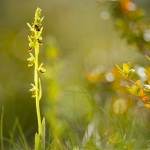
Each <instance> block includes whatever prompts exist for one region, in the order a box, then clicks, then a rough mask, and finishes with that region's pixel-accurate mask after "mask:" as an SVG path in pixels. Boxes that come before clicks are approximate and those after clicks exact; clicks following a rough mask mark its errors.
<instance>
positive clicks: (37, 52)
mask: <svg viewBox="0 0 150 150" xmlns="http://www.w3.org/2000/svg"><path fill="white" fill-rule="evenodd" d="M38 54H39V43H38V41H36V47H35V70H34V82H35V87H36V113H37V120H38V133H39V135H41V134H42V124H41V114H40V104H39V86H38V85H39V79H38Z"/></svg>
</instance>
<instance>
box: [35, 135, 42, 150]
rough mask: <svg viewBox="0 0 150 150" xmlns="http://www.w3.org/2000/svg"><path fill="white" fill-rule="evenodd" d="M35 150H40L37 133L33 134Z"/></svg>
mask: <svg viewBox="0 0 150 150" xmlns="http://www.w3.org/2000/svg"><path fill="white" fill-rule="evenodd" d="M35 150H41V149H40V136H39V135H38V134H37V133H36V134H35Z"/></svg>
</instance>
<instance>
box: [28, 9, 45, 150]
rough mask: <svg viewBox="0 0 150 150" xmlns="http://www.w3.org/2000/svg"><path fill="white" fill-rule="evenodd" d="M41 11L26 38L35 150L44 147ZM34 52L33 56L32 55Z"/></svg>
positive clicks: (43, 69) (38, 11)
mask: <svg viewBox="0 0 150 150" xmlns="http://www.w3.org/2000/svg"><path fill="white" fill-rule="evenodd" d="M40 15H41V9H40V8H37V9H36V12H35V17H34V23H33V25H32V26H31V25H30V24H29V23H27V25H28V26H29V28H30V30H31V35H30V36H28V40H29V54H30V57H29V58H28V59H27V61H28V62H29V63H28V67H32V66H34V84H31V85H32V88H31V89H30V91H31V92H32V97H33V98H35V101H36V113H37V121H38V134H36V135H35V150H44V149H45V145H44V144H43V143H44V141H45V119H43V121H42V122H41V113H40V99H41V96H42V88H41V81H40V78H39V72H40V73H45V71H46V69H45V68H44V67H43V63H42V64H40V66H39V46H40V45H42V43H41V40H42V37H41V34H42V30H43V27H42V21H43V18H44V17H42V18H41V17H40ZM32 50H34V54H33V53H32Z"/></svg>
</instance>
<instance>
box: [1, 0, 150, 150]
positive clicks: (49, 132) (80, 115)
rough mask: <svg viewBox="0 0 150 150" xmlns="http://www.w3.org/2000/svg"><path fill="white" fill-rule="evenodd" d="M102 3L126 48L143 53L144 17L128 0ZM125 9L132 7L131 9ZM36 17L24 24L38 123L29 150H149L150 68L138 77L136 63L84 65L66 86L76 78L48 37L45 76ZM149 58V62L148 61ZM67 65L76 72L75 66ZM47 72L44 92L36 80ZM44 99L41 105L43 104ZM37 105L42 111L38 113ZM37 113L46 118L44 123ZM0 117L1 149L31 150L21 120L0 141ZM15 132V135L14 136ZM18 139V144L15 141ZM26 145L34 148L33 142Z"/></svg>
mask: <svg viewBox="0 0 150 150" xmlns="http://www.w3.org/2000/svg"><path fill="white" fill-rule="evenodd" d="M106 3H107V4H109V6H111V7H110V8H112V9H111V10H112V12H113V13H112V16H113V17H114V18H115V25H116V27H117V28H118V29H119V31H120V32H121V35H122V36H123V37H124V38H126V40H127V41H128V42H129V43H130V44H131V43H132V44H133V45H136V47H138V49H139V50H140V51H141V52H142V53H144V54H147V50H148V48H149V42H148V41H147V37H146V35H145V34H146V33H147V32H148V31H147V29H148V27H149V24H148V23H147V21H145V20H144V12H143V11H142V10H141V9H139V8H137V7H135V6H136V5H135V3H134V2H133V1H131V0H117V1H113V2H112V1H109V0H108V1H107V2H106ZM127 4H131V6H133V7H131V8H130V7H129V6H130V5H127ZM40 15H41V9H39V8H37V9H36V12H35V17H34V22H33V24H32V25H30V24H29V23H28V24H27V25H28V26H29V29H30V31H31V35H30V36H28V40H29V50H28V51H29V58H28V59H27V61H28V67H30V68H32V67H33V68H34V82H33V83H32V84H31V89H30V90H29V91H30V92H31V97H32V98H33V99H34V100H35V104H36V113H37V122H38V132H37V133H36V134H35V141H34V148H33V149H35V150H45V149H47V150H79V149H87V150H90V149H93V150H105V149H111V150H122V149H126V150H136V149H148V148H149V134H150V133H149V117H148V114H149V113H148V111H149V109H147V108H150V100H149V97H150V68H149V67H143V68H144V70H145V71H143V72H145V76H146V77H145V78H143V77H142V76H140V74H141V72H140V73H138V71H137V70H138V69H139V68H140V66H141V65H139V64H138V66H133V67H132V66H131V63H129V62H128V63H123V65H122V67H120V66H119V65H117V64H116V67H114V68H107V67H106V66H100V67H98V68H93V70H92V69H91V71H89V70H90V69H89V68H90V67H89V66H90V65H89V66H88V65H85V64H84V65H85V66H86V67H87V68H88V69H87V70H88V71H87V70H86V69H85V70H86V71H85V70H84V69H83V68H84V67H83V66H81V70H82V71H81V72H82V73H80V72H77V74H78V76H80V78H81V76H82V79H80V80H79V81H78V82H75V81H73V82H71V83H70V80H69V79H70V78H72V80H76V78H74V76H75V73H72V72H71V71H70V68H67V67H66V66H67V65H68V61H67V60H65V59H66V57H68V56H67V55H66V54H65V57H64V56H62V55H63V53H61V52H62V51H61V50H59V46H58V45H57V43H56V40H55V39H54V38H52V37H50V36H48V37H47V40H46V42H45V43H46V46H45V47H44V52H45V53H46V55H47V57H48V59H46V61H47V63H46V64H48V66H47V67H49V69H47V71H46V69H45V67H44V65H43V63H40V64H39V53H40V51H39V48H40V45H42V36H41V34H42V31H43V27H42V21H43V17H42V18H41V17H40ZM143 26H144V27H143ZM63 36H64V35H63ZM70 38H71V37H70ZM43 43H44V42H43ZM87 44H88V43H87ZM44 45H45V44H44ZM83 45H84V44H83ZM96 55H98V54H96ZM59 57H60V58H59ZM75 57H76V55H75ZM84 57H87V55H86V56H84ZM147 58H148V59H149V60H150V58H149V57H148V56H147ZM71 59H72V57H71ZM71 61H72V60H71ZM79 61H80V60H79ZM83 61H84V60H83ZM92 61H93V62H94V61H95V60H92ZM93 62H92V63H93ZM66 64H67V65H66ZM69 65H70V66H71V68H75V66H74V65H72V64H69ZM92 66H95V65H92ZM47 67H46V68H47ZM86 67H85V68H86ZM111 67H112V66H111ZM141 68H142V67H141ZM62 70H63V71H62ZM45 72H46V74H45V76H44V77H45V79H46V88H45V87H44V88H43V86H42V85H43V84H42V85H41V80H40V78H39V76H40V73H42V74H43V73H45ZM60 72H61V73H60ZM85 72H86V73H85ZM122 76H123V77H122ZM60 78H61V80H60ZM64 83H65V84H64ZM42 89H44V90H43V91H42ZM43 93H44V94H43ZM131 95H133V96H131ZM43 97H44V99H45V101H41V98H43ZM139 102H140V103H139ZM41 103H42V105H43V106H42V108H43V109H40V106H41ZM143 106H145V107H143ZM146 107H147V108H146ZM41 110H43V113H45V117H44V118H43V119H41ZM3 115H4V113H3V112H2V114H1V125H0V126H1V134H0V136H1V149H2V150H3V149H4V148H5V145H7V144H8V145H9V146H8V148H9V149H12V147H13V148H14V149H18V150H24V149H31V147H32V146H29V144H28V143H27V141H26V134H25V135H24V134H23V131H24V130H23V129H22V128H21V126H20V124H19V120H16V121H15V123H14V126H13V128H12V130H11V129H10V130H11V131H10V140H9V139H5V138H4V135H3V127H4V125H3V124H4V121H3V118H4V117H3ZM45 118H46V119H45ZM46 125H47V128H46ZM17 129H18V132H19V133H18V132H16V131H17ZM15 132H16V134H17V136H16V134H15ZM18 136H19V142H18V141H17V140H18V139H15V138H16V137H18ZM30 144H31V145H32V141H31V143H30ZM6 147H7V146H6ZM29 147H30V148H29Z"/></svg>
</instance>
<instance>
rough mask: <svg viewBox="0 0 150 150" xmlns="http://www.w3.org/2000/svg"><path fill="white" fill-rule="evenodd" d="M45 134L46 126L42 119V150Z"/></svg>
mask: <svg viewBox="0 0 150 150" xmlns="http://www.w3.org/2000/svg"><path fill="white" fill-rule="evenodd" d="M45 133H46V124H45V118H43V120H42V138H41V144H42V145H41V147H42V150H45Z"/></svg>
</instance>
